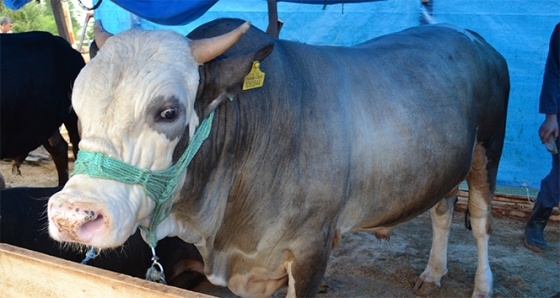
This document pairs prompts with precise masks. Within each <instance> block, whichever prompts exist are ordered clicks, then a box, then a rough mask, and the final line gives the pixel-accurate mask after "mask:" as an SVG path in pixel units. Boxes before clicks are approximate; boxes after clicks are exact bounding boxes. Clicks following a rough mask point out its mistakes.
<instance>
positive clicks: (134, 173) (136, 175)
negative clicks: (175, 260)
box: [72, 112, 214, 248]
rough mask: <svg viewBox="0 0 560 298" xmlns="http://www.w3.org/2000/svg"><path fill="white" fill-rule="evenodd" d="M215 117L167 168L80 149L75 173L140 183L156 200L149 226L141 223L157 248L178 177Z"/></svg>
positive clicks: (206, 134) (148, 239)
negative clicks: (153, 168) (143, 165)
mask: <svg viewBox="0 0 560 298" xmlns="http://www.w3.org/2000/svg"><path fill="white" fill-rule="evenodd" d="M213 119H214V112H212V113H211V114H210V115H208V117H207V118H206V119H204V121H203V122H202V124H200V126H199V128H198V129H197V130H196V132H195V134H194V136H193V138H192V140H191V141H190V142H189V145H188V147H187V149H186V150H185V152H183V154H182V155H181V157H180V158H179V160H177V162H176V163H175V164H173V165H172V166H171V167H169V168H168V169H166V170H163V171H155V172H152V171H150V170H146V169H139V168H137V167H134V166H132V165H129V164H127V163H125V162H123V161H120V160H118V159H114V158H111V157H109V156H108V155H106V154H103V153H101V152H91V151H85V150H80V151H79V152H78V157H77V158H76V161H75V162H74V172H73V173H72V175H88V176H90V177H92V178H101V179H110V180H115V181H119V182H122V183H126V184H139V185H141V186H142V189H143V190H144V193H145V194H146V195H147V196H148V197H150V198H151V199H152V200H154V201H155V203H156V206H155V208H154V211H153V212H152V215H151V218H150V225H149V227H148V228H146V227H140V228H141V229H142V230H143V231H144V232H145V233H146V242H147V243H148V245H150V247H152V248H155V247H156V245H157V235H156V228H157V226H158V225H159V224H160V223H161V222H163V220H165V218H166V217H167V216H168V215H169V212H170V211H171V206H172V205H173V193H174V192H175V190H176V189H177V184H178V180H179V178H180V177H181V175H182V174H183V172H184V171H185V170H186V168H187V166H188V165H189V163H190V162H191V160H192V159H193V157H194V156H195V155H196V153H197V152H198V149H199V148H200V146H201V145H202V142H204V140H206V138H208V135H209V134H210V130H211V129H212V120H213Z"/></svg>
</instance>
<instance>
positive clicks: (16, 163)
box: [12, 153, 29, 176]
mask: <svg viewBox="0 0 560 298" xmlns="http://www.w3.org/2000/svg"><path fill="white" fill-rule="evenodd" d="M27 155H29V153H24V154H20V155H17V156H14V157H13V159H12V174H14V175H19V176H21V171H20V169H19V168H20V167H21V164H22V163H23V162H24V161H25V159H26V158H27Z"/></svg>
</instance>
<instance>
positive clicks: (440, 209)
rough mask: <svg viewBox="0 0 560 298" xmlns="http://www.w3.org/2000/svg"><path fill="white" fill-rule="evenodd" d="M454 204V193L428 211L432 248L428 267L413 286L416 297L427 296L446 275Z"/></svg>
mask: <svg viewBox="0 0 560 298" xmlns="http://www.w3.org/2000/svg"><path fill="white" fill-rule="evenodd" d="M456 202H457V195H456V191H454V192H453V193H451V194H450V195H448V196H446V198H444V199H443V200H441V201H440V202H439V203H437V204H436V205H435V206H434V207H432V209H430V216H431V219H432V232H433V236H432V248H431V249H430V259H429V261H428V265H427V266H426V269H425V270H424V272H422V274H421V275H420V277H419V278H418V280H417V281H416V283H415V285H414V293H415V294H417V295H420V296H426V295H429V294H430V292H431V291H433V290H434V286H438V287H440V286H441V278H442V277H443V276H444V275H445V274H447V243H448V240H449V232H450V230H451V223H452V221H453V210H454V208H455V203H456Z"/></svg>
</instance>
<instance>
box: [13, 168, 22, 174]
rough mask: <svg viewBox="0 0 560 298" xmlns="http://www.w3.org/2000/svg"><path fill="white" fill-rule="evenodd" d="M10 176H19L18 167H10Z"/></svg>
mask: <svg viewBox="0 0 560 298" xmlns="http://www.w3.org/2000/svg"><path fill="white" fill-rule="evenodd" d="M12 174H14V175H18V176H21V171H20V170H19V166H12Z"/></svg>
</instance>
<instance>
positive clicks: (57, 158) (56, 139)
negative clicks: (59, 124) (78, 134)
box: [43, 130, 68, 186]
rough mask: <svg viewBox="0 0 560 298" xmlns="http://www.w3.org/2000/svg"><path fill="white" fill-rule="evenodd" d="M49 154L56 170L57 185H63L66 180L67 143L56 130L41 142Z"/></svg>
mask: <svg viewBox="0 0 560 298" xmlns="http://www.w3.org/2000/svg"><path fill="white" fill-rule="evenodd" d="M43 146H44V147H45V149H47V151H48V152H49V153H50V154H51V156H52V159H53V161H54V164H55V166H56V171H57V172H58V186H63V185H64V184H66V182H67V181H68V143H66V141H65V140H64V138H62V136H61V135H60V132H59V131H58V130H56V131H55V133H53V135H52V136H51V137H50V138H49V139H48V140H47V141H46V142H44V143H43Z"/></svg>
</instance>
